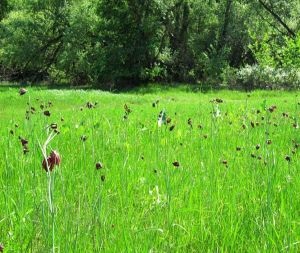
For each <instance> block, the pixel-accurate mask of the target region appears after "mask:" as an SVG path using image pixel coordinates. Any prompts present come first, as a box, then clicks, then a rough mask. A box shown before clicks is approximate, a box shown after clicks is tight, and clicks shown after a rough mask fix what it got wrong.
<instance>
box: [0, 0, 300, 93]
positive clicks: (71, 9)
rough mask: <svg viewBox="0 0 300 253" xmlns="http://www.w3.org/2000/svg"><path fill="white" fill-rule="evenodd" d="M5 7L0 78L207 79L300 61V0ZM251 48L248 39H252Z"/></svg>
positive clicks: (72, 1)
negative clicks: (236, 70)
mask: <svg viewBox="0 0 300 253" xmlns="http://www.w3.org/2000/svg"><path fill="white" fill-rule="evenodd" d="M1 3H2V4H1V7H0V79H4V80H17V81H39V80H40V81H45V80H47V81H49V82H54V83H60V82H66V83H72V84H78V85H80V84H87V83H89V84H96V85H98V86H99V87H102V88H105V87H106V88H112V87H113V86H115V87H118V88H119V87H122V86H123V85H125V84H130V85H136V84H138V83H140V82H149V81H150V82H151V81H154V82H155V81H168V82H198V81H201V82H206V83H210V84H212V85H214V86H216V87H217V86H219V85H220V84H221V83H222V80H223V78H224V73H225V72H226V71H227V70H228V69H230V68H243V66H245V65H247V64H250V65H251V64H254V63H258V64H259V65H261V66H264V67H272V68H273V67H274V68H275V67H276V68H285V69H287V68H293V69H294V68H299V57H298V55H299V27H300V23H299V19H297V17H298V16H299V15H300V13H299V8H297V7H298V6H299V3H298V1H296V0H292V1H290V3H289V4H287V3H285V1H283V0H279V1H277V2H276V3H273V2H272V1H269V0H260V1H254V0H252V1H244V0H222V1H215V0H211V1H204V0H183V1H177V0H169V1H165V0H154V1H153V0H146V1H140V0H120V1H116V0H113V1H108V0H101V1H99V0H83V1H78V0H65V1H61V0H53V1H43V0H28V1H21V0H11V1H6V0H5V1H2V2H1ZM249 45H250V46H249Z"/></svg>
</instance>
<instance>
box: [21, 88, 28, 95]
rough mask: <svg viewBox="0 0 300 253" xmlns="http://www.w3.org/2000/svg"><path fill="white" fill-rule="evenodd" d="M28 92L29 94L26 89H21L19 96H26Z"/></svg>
mask: <svg viewBox="0 0 300 253" xmlns="http://www.w3.org/2000/svg"><path fill="white" fill-rule="evenodd" d="M26 92H27V90H26V89H25V88H21V89H20V90H19V94H20V95H21V96H23V95H24V94H26Z"/></svg>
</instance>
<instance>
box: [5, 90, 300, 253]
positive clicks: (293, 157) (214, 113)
mask: <svg viewBox="0 0 300 253" xmlns="http://www.w3.org/2000/svg"><path fill="white" fill-rule="evenodd" d="M217 98H218V99H217ZM216 99H217V101H216ZM221 100H222V101H221ZM125 105H126V106H125ZM88 107H92V108H88ZM163 109H165V111H166V116H167V117H166V118H167V119H166V121H168V123H166V124H162V126H161V127H159V126H158V115H159V113H160V111H161V110H163ZM26 111H28V113H26ZM45 111H49V113H50V116H45V115H44V112H45ZM46 114H47V113H46ZM299 118H300V97H298V96H297V93H296V92H281V91H277V92H275V91H273V92H272V91H256V92H252V93H242V92H233V91H221V92H208V93H200V92H199V93H193V92H186V91H185V88H181V89H179V88H178V89H169V90H160V89H153V90H151V91H150V92H149V93H147V92H145V90H144V91H143V90H140V91H137V92H131V93H124V94H111V93H107V92H100V91H93V90H90V91H82V90H77V91H76V90H43V89H40V90H39V89H37V88H28V92H27V93H26V94H25V95H23V96H20V95H19V94H18V89H17V88H7V87H2V88H0V189H1V191H0V204H1V206H0V242H1V243H2V244H3V246H4V247H5V249H4V252H52V251H54V250H55V252H153V253H154V252H280V251H282V252H299V251H300V195H299V190H300V159H299V158H300V157H299V155H300V147H299V144H300V135H299V126H298V124H300V122H299ZM51 123H56V124H57V125H58V129H59V132H60V134H58V135H56V136H55V137H54V139H53V140H52V141H51V142H50V144H49V146H48V148H47V153H48V154H49V153H50V152H51V150H52V149H53V150H57V151H58V152H59V153H60V155H61V158H62V161H61V164H60V166H59V167H55V169H54V170H53V171H52V172H51V173H47V172H46V171H45V170H44V169H43V168H42V161H43V155H42V151H41V147H40V145H39V144H41V145H42V144H43V143H44V142H45V141H46V139H47V137H48V136H49V134H51V132H52V131H53V130H51V128H49V125H50V124H51ZM19 137H21V138H23V140H26V141H28V144H27V145H25V146H26V147H27V148H25V149H26V150H27V151H29V152H25V153H26V154H24V151H23V146H22V143H21V140H20V138H19ZM97 162H101V163H102V165H103V168H101V169H99V170H97V169H96V167H95V165H96V163H97ZM49 200H52V201H53V202H52V203H49ZM52 207H53V209H52Z"/></svg>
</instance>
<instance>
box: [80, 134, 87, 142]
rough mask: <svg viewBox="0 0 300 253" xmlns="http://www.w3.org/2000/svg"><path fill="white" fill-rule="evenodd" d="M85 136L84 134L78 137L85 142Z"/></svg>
mask: <svg viewBox="0 0 300 253" xmlns="http://www.w3.org/2000/svg"><path fill="white" fill-rule="evenodd" d="M87 138H88V137H87V136H86V135H82V136H81V137H80V139H81V140H82V141H83V142H85V141H86V140H87Z"/></svg>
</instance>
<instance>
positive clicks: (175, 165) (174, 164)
mask: <svg viewBox="0 0 300 253" xmlns="http://www.w3.org/2000/svg"><path fill="white" fill-rule="evenodd" d="M172 164H173V166H174V167H177V168H178V167H179V166H180V164H179V162H178V161H175V162H173V163H172Z"/></svg>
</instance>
